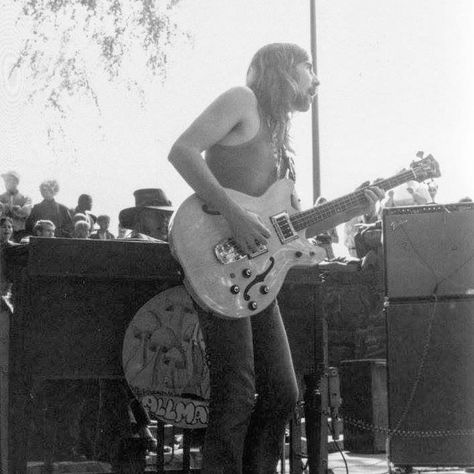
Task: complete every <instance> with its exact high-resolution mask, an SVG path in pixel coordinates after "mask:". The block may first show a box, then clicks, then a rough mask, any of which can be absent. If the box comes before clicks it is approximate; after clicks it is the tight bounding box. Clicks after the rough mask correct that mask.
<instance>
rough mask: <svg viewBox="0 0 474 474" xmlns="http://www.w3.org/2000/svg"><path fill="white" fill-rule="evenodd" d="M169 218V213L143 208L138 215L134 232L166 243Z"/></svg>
mask: <svg viewBox="0 0 474 474" xmlns="http://www.w3.org/2000/svg"><path fill="white" fill-rule="evenodd" d="M170 218H171V212H167V211H157V210H152V209H147V208H145V209H142V210H141V212H140V213H139V214H138V216H137V220H136V222H135V226H134V230H135V231H136V232H139V233H141V234H145V235H149V236H150V237H154V238H155V239H160V240H163V241H164V242H167V241H168V225H169V222H170Z"/></svg>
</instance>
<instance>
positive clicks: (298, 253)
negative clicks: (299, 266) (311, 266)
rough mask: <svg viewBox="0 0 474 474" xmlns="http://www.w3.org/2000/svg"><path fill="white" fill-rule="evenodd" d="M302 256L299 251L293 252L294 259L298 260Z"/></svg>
mask: <svg viewBox="0 0 474 474" xmlns="http://www.w3.org/2000/svg"><path fill="white" fill-rule="evenodd" d="M302 256H303V252H300V251H299V250H298V251H297V252H295V257H296V258H300V257H302Z"/></svg>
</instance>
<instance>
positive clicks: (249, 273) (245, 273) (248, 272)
mask: <svg viewBox="0 0 474 474" xmlns="http://www.w3.org/2000/svg"><path fill="white" fill-rule="evenodd" d="M242 275H243V276H244V277H245V278H250V277H251V276H252V271H251V270H250V268H245V269H244V270H242Z"/></svg>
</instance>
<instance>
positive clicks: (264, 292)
mask: <svg viewBox="0 0 474 474" xmlns="http://www.w3.org/2000/svg"><path fill="white" fill-rule="evenodd" d="M269 291H270V288H268V286H267V285H263V286H261V287H260V293H262V295H267V294H268V293H269Z"/></svg>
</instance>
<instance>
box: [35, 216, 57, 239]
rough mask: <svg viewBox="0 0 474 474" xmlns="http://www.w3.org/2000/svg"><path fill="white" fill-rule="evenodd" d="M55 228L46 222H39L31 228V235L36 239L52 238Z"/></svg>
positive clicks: (49, 222) (51, 223)
mask: <svg viewBox="0 0 474 474" xmlns="http://www.w3.org/2000/svg"><path fill="white" fill-rule="evenodd" d="M55 231H56V226H55V225H54V224H53V222H51V221H48V220H44V219H43V220H39V221H38V222H37V223H36V224H35V225H34V227H33V234H34V235H35V236H36V237H47V238H52V237H54V233H55Z"/></svg>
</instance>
